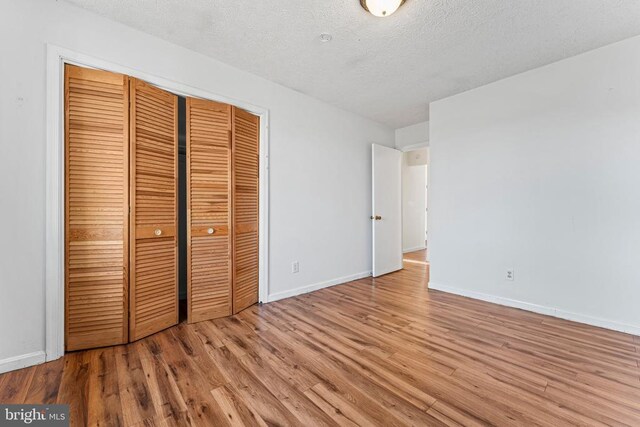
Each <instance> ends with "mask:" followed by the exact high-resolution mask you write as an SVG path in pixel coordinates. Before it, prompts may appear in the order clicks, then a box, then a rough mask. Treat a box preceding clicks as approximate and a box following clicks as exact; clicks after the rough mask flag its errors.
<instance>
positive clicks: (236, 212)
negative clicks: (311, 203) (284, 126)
mask: <svg viewBox="0 0 640 427" xmlns="http://www.w3.org/2000/svg"><path fill="white" fill-rule="evenodd" d="M259 158H260V118H259V117H257V116H254V115H253V114H250V113H248V112H246V111H244V110H241V109H239V108H236V107H234V108H233V167H232V170H233V231H234V234H233V265H234V267H233V268H234V275H233V280H234V282H233V312H234V313H237V312H239V311H240V310H244V309H245V308H247V307H249V306H250V305H252V304H255V303H257V302H258V194H259V193H258V178H259Z"/></svg>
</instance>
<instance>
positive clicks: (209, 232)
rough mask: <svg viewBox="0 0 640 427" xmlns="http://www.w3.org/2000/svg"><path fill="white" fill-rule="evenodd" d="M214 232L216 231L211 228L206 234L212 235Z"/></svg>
mask: <svg viewBox="0 0 640 427" xmlns="http://www.w3.org/2000/svg"><path fill="white" fill-rule="evenodd" d="M215 231H216V230H214V229H213V228H210V229H208V230H207V233H208V234H213V233H215Z"/></svg>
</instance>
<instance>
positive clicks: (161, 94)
mask: <svg viewBox="0 0 640 427" xmlns="http://www.w3.org/2000/svg"><path fill="white" fill-rule="evenodd" d="M130 92H131V95H130V120H131V224H132V225H131V228H132V233H131V237H130V238H131V248H130V251H131V267H130V268H131V279H130V282H131V292H130V299H131V301H130V307H129V310H130V319H129V340H130V341H134V340H137V339H140V338H143V337H146V336H148V335H151V334H153V333H156V332H158V331H161V330H163V329H166V328H168V327H170V326H173V325H176V324H177V323H178V238H177V230H178V205H177V203H178V197H177V194H178V185H177V184H178V97H177V96H176V95H173V94H171V93H169V92H166V91H164V90H161V89H159V88H157V87H155V86H151V85H149V84H146V83H144V82H142V81H140V80H136V79H133V78H131V79H130Z"/></svg>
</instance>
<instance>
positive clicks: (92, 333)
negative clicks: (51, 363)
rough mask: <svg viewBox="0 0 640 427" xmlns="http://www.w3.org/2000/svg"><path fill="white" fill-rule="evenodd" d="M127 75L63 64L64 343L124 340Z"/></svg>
mask: <svg viewBox="0 0 640 427" xmlns="http://www.w3.org/2000/svg"><path fill="white" fill-rule="evenodd" d="M128 97H129V93H128V81H127V77H126V76H123V75H121V74H114V73H109V72H106V71H100V70H90V69H85V68H80V67H75V66H72V65H66V66H65V189H66V191H65V347H66V349H67V350H79V349H85V348H91V347H100V346H106V345H115V344H121V343H124V342H126V341H127V331H128V320H127V307H128V302H127V295H128V273H127V269H128V256H129V253H128V239H127V235H128V224H129V223H128V221H129V220H128V216H129V212H128V206H129V200H128V199H129V164H128V163H129V159H128V150H129V148H128V144H129V113H128V111H129V99H128Z"/></svg>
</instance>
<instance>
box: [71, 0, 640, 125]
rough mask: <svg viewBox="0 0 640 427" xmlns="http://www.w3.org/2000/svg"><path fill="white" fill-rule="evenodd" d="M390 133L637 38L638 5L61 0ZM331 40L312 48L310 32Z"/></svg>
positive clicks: (573, 0)
mask: <svg viewBox="0 0 640 427" xmlns="http://www.w3.org/2000/svg"><path fill="white" fill-rule="evenodd" d="M68 1H70V2H71V3H74V4H76V5H79V6H81V7H84V8H86V9H89V10H92V11H95V12H97V13H99V14H101V15H104V16H106V17H109V18H111V19H114V20H116V21H119V22H122V23H124V24H127V25H129V26H132V27H135V28H138V29H140V30H142V31H144V32H147V33H150V34H153V35H155V36H158V37H161V38H163V39H166V40H169V41H171V42H173V43H176V44H179V45H182V46H185V47H187V48H190V49H192V50H195V51H198V52H201V53H204V54H206V55H209V56H211V57H213V58H216V59H218V60H220V61H222V62H226V63H227V64H230V65H233V66H236V67H238V68H240V69H243V70H246V71H249V72H251V73H253V74H256V75H259V76H262V77H265V78H267V79H269V80H272V81H275V82H278V83H281V84H282V85H284V86H288V87H290V88H292V89H295V90H298V91H300V92H303V93H306V94H309V95H311V96H313V97H316V98H319V99H321V100H324V101H326V102H328V103H331V104H333V105H336V106H338V107H341V108H343V109H345V110H349V111H353V112H356V113H358V114H360V115H362V116H365V117H369V118H371V119H374V120H376V121H378V122H381V123H385V124H387V125H389V126H391V127H394V128H398V127H403V126H406V125H410V124H413V123H417V122H420V121H423V120H426V119H427V118H428V104H429V102H431V101H435V100H437V99H441V98H444V97H447V96H450V95H453V94H456V93H459V92H463V91H465V90H468V89H472V88H475V87H478V86H481V85H484V84H487V83H490V82H492V81H496V80H499V79H502V78H504V77H508V76H511V75H514V74H517V73H520V72H523V71H526V70H529V69H532V68H536V67H539V66H541V65H545V64H548V63H551V62H554V61H557V60H560V59H562V58H566V57H569V56H573V55H576V54H578V53H581V52H585V51H587V50H591V49H594V48H597V47H600V46H604V45H606V44H609V43H612V42H615V41H618V40H622V39H625V38H628V37H631V36H635V35H638V34H640V1H638V0H407V2H406V4H405V5H404V6H403V7H402V8H400V10H398V12H396V13H395V14H394V15H392V16H390V17H388V18H374V17H373V16H371V15H369V14H367V13H366V12H365V11H364V10H363V9H362V8H361V7H360V4H359V1H358V0H330V1H327V0H293V1H292V0H135V1H132V0H109V1H107V0H68ZM324 32H326V33H330V34H331V35H333V41H331V42H329V43H321V42H320V41H319V39H318V37H319V35H320V33H324Z"/></svg>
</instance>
